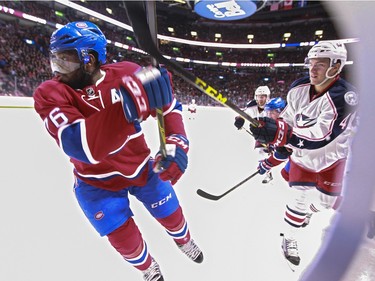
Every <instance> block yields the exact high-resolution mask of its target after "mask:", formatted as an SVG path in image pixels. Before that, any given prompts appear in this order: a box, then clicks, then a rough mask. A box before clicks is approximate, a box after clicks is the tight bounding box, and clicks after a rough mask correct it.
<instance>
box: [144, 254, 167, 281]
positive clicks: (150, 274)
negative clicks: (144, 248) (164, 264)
mask: <svg viewBox="0 0 375 281" xmlns="http://www.w3.org/2000/svg"><path fill="white" fill-rule="evenodd" d="M142 273H143V280H145V281H164V278H163V275H161V272H160V267H159V264H158V263H157V262H156V261H155V260H154V259H152V261H151V265H150V266H149V268H147V269H146V270H143V271H142Z"/></svg>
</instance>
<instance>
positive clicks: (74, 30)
mask: <svg viewBox="0 0 375 281" xmlns="http://www.w3.org/2000/svg"><path fill="white" fill-rule="evenodd" d="M106 45H107V39H106V38H105V36H104V34H103V32H102V31H101V30H100V29H99V28H98V27H97V26H96V25H95V24H93V23H92V22H89V21H78V22H70V23H68V24H66V25H64V26H63V27H61V28H59V29H58V30H56V31H55V32H53V33H52V35H51V43H50V51H51V52H52V53H56V52H62V51H68V50H76V51H77V53H78V57H79V60H80V61H82V62H83V63H85V64H86V63H88V61H89V56H88V54H89V51H95V52H96V53H97V54H98V60H99V62H100V63H101V64H105V62H106V55H107V50H106Z"/></svg>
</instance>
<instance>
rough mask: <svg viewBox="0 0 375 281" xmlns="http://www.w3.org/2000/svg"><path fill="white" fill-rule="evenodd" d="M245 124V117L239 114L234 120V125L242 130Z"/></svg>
mask: <svg viewBox="0 0 375 281" xmlns="http://www.w3.org/2000/svg"><path fill="white" fill-rule="evenodd" d="M243 124H245V119H243V118H242V117H241V116H237V117H236V118H235V120H234V126H236V128H237V129H238V130H240V129H241V128H242V127H243Z"/></svg>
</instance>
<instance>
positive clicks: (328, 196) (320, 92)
mask: <svg viewBox="0 0 375 281" xmlns="http://www.w3.org/2000/svg"><path fill="white" fill-rule="evenodd" d="M346 60H347V51H346V48H345V46H344V45H343V44H341V43H337V42H328V41H322V42H319V43H318V44H316V45H315V46H313V47H312V48H311V49H310V51H309V52H308V55H307V59H306V63H307V66H308V69H309V77H306V78H301V79H298V80H297V81H295V82H294V83H293V84H292V87H291V89H290V90H289V92H288V95H287V106H286V108H285V110H284V111H283V112H282V113H281V114H280V117H281V118H282V120H280V119H278V120H276V121H275V120H273V119H271V118H267V117H264V118H259V122H260V123H261V126H259V127H254V126H250V130H251V132H252V133H253V134H254V137H255V139H256V140H258V141H260V142H263V143H270V144H274V145H275V146H279V147H283V146H284V147H286V148H288V149H291V150H292V151H293V153H292V154H291V155H290V170H289V186H290V187H291V188H293V193H294V196H293V199H292V200H290V202H287V206H286V211H285V215H284V220H285V222H286V225H285V226H286V229H285V231H284V232H283V241H282V248H283V251H284V254H285V257H286V258H287V259H288V260H289V261H290V262H291V263H292V264H294V265H299V263H300V255H299V252H298V245H297V238H298V236H297V235H298V230H300V229H301V227H302V226H303V225H306V224H307V222H306V219H308V218H309V217H308V216H309V214H311V213H315V212H319V211H322V210H324V209H331V208H332V209H336V207H337V206H335V205H337V203H338V201H339V200H337V199H339V198H340V195H341V192H342V184H343V178H344V171H345V166H346V162H347V161H346V159H347V156H348V151H349V147H350V143H351V138H352V133H353V129H354V128H353V122H354V120H355V118H356V110H357V104H358V96H357V93H356V90H355V88H354V87H353V86H352V85H350V84H349V83H348V82H346V81H345V80H344V79H342V78H340V76H339V73H340V72H341V70H342V68H343V67H344V65H345V62H346Z"/></svg>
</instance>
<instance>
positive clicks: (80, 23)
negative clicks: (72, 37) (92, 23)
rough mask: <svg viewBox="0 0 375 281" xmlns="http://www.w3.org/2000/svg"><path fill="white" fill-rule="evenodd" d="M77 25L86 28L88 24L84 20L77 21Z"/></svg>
mask: <svg viewBox="0 0 375 281" xmlns="http://www.w3.org/2000/svg"><path fill="white" fill-rule="evenodd" d="M76 27H78V28H86V27H87V24H86V23H85V22H83V21H81V22H77V23H76Z"/></svg>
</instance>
